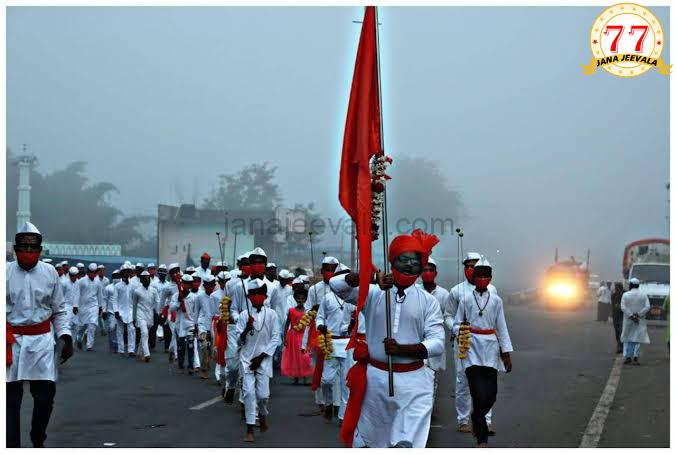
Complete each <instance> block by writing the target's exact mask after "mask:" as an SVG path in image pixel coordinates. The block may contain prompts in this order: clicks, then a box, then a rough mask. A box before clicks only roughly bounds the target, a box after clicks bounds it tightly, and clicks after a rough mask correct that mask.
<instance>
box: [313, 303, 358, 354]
mask: <svg viewBox="0 0 676 454" xmlns="http://www.w3.org/2000/svg"><path fill="white" fill-rule="evenodd" d="M356 310H357V306H355V305H354V304H351V303H348V302H347V301H343V300H342V299H340V298H339V297H338V295H336V294H335V293H333V292H331V293H329V294H328V295H326V298H324V301H322V302H321V303H319V309H318V310H317V317H316V318H315V323H316V325H317V326H322V325H324V326H326V328H327V329H328V330H329V331H331V333H333V340H332V343H333V356H334V357H336V358H345V355H346V353H345V347H347V342H348V341H349V339H347V338H345V339H336V337H337V336H340V337H347V336H348V335H349V334H350V333H349V332H348V331H347V330H348V328H349V326H350V321H351V320H352V313H353V312H354V311H356ZM306 331H309V330H306Z"/></svg>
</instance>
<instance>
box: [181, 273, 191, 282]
mask: <svg viewBox="0 0 676 454" xmlns="http://www.w3.org/2000/svg"><path fill="white" fill-rule="evenodd" d="M181 280H182V281H183V282H192V276H191V275H189V274H184V275H183V276H181Z"/></svg>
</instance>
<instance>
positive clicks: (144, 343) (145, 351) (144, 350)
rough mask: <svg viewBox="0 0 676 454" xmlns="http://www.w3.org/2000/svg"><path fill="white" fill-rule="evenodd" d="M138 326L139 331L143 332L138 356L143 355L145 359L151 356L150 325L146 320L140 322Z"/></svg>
mask: <svg viewBox="0 0 676 454" xmlns="http://www.w3.org/2000/svg"><path fill="white" fill-rule="evenodd" d="M136 324H137V325H138V327H139V330H141V341H140V342H139V343H138V350H137V352H136V354H137V355H139V354H142V355H143V357H144V358H147V357H149V356H150V348H148V334H149V331H148V323H147V322H146V320H139V321H138V322H136Z"/></svg>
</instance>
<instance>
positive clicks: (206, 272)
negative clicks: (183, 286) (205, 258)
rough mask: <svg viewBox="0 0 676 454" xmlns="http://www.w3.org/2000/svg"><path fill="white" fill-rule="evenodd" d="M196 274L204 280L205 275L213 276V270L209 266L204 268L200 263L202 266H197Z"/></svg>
mask: <svg viewBox="0 0 676 454" xmlns="http://www.w3.org/2000/svg"><path fill="white" fill-rule="evenodd" d="M195 274H196V275H198V276H199V277H201V278H202V280H203V281H204V278H205V277H207V276H211V270H210V269H209V268H207V269H206V270H205V269H204V268H202V266H201V265H200V266H198V267H197V268H195Z"/></svg>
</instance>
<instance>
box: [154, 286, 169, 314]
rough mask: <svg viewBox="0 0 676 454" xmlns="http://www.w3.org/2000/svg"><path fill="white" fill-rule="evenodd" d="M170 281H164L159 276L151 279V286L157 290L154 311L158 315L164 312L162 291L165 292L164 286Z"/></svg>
mask: <svg viewBox="0 0 676 454" xmlns="http://www.w3.org/2000/svg"><path fill="white" fill-rule="evenodd" d="M168 285H169V283H168V282H167V281H166V280H165V281H164V282H162V281H161V280H160V279H159V278H157V277H155V278H154V279H153V280H152V281H150V286H151V287H153V288H154V289H155V291H156V292H157V305H156V306H155V308H154V311H155V313H156V314H157V315H160V314H161V313H162V308H163V307H164V306H163V304H162V303H164V301H163V300H162V293H163V292H164V288H165V287H167V286H168Z"/></svg>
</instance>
